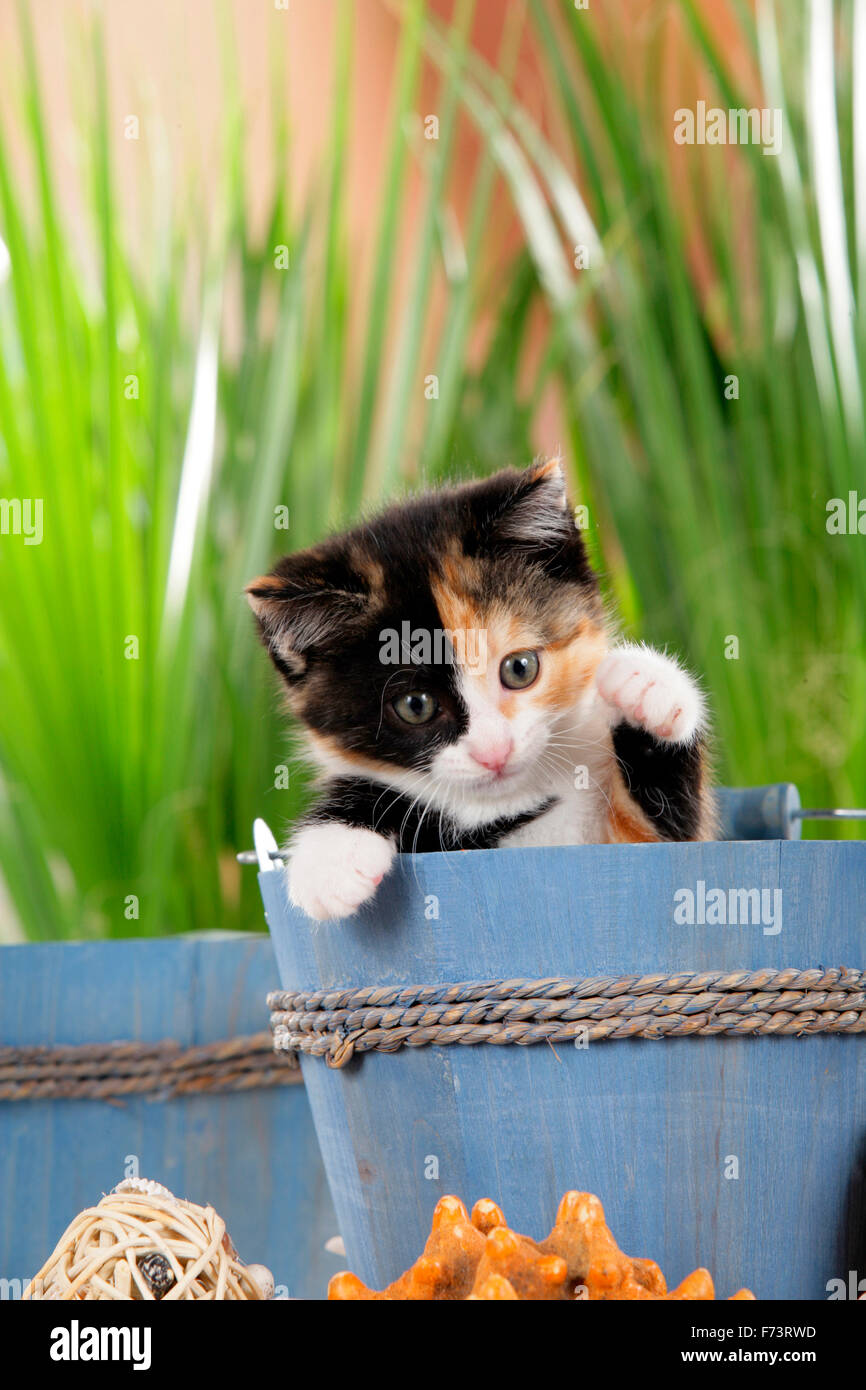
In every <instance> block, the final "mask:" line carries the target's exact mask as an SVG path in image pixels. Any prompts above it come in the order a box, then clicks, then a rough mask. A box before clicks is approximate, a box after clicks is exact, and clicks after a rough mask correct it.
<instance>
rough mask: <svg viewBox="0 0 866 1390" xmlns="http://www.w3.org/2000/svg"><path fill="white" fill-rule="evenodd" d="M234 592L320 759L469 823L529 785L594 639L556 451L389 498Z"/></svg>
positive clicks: (538, 775)
mask: <svg viewBox="0 0 866 1390" xmlns="http://www.w3.org/2000/svg"><path fill="white" fill-rule="evenodd" d="M248 594H249V598H250V603H251V605H252V608H253V610H254V612H255V614H256V616H257V618H258V621H259V626H260V630H261V633H262V638H263V641H264V642H265V645H266V646H267V648H268V650H269V652H270V654H271V656H272V658H273V660H274V664H275V665H276V667H277V669H278V670H279V671H280V673H281V675H282V676H283V679H284V681H285V684H286V689H287V694H288V701H289V705H290V708H291V709H292V711H293V712H294V714H295V715H296V716H297V717H298V718H299V719H300V720H301V721H302V722H303V724H304V725H305V726H306V729H307V731H308V735H309V741H310V747H311V750H312V752H313V754H314V756H315V757H316V759H317V761H318V762H319V763H320V765H322V766H323V767H324V768H325V769H326V770H328V771H329V772H331V773H333V774H336V775H346V774H348V775H355V776H367V777H371V778H373V779H374V780H376V781H381V782H384V783H386V784H387V785H390V786H394V787H397V788H399V789H400V790H402V791H405V792H408V793H410V794H412V795H413V796H418V797H419V798H420V800H421V801H422V802H425V803H432V804H433V805H436V806H438V807H439V808H441V809H445V810H449V811H451V812H452V813H453V814H454V815H455V817H456V818H458V819H463V818H465V819H467V820H469V821H472V820H475V819H477V818H478V817H479V815H480V814H481V813H482V811H487V812H489V814H490V817H491V818H493V817H496V816H497V815H500V814H513V813H514V812H515V811H516V810H519V809H521V808H522V807H523V806H529V805H531V804H534V803H535V802H537V800H538V799H539V797H540V796H542V795H543V794H544V793H545V789H546V786H547V785H549V783H550V781H551V778H552V777H553V776H555V774H556V772H557V770H558V767H559V765H560V763H562V762H563V761H564V757H563V755H561V754H560V753H559V752H558V749H559V748H560V747H561V745H562V743H563V741H564V739H565V738H570V737H571V736H572V735H573V732H574V725H575V722H576V721H578V720H579V707H580V703H581V699H582V697H583V696H585V695H586V694H587V692H588V691H589V688H590V685H591V682H592V677H593V674H594V672H595V668H596V666H597V665H598V663H599V661H600V660H601V657H602V656H603V654H604V651H605V648H606V637H605V631H604V624H603V617H602V610H601V603H600V599H599V596H598V589H597V585H596V581H595V577H594V575H593V574H592V571H591V570H590V568H589V565H588V562H587V559H586V555H585V551H584V548H583V544H582V542H581V539H580V535H579V533H578V531H577V530H576V528H575V525H574V522H573V519H572V516H571V513H570V511H569V509H568V507H567V504H566V497H565V488H564V483H563V478H562V473H561V470H560V468H559V465H558V463H556V462H553V463H547V464H541V465H536V466H533V467H532V468H530V469H527V470H526V471H525V472H522V473H517V472H512V471H508V472H504V473H499V474H496V475H495V476H494V477H492V478H489V479H486V480H484V481H483V482H480V483H470V484H465V485H463V486H461V487H456V488H449V489H444V490H442V491H440V492H436V493H432V494H428V495H426V496H423V497H419V498H415V499H413V500H410V501H409V502H406V503H404V504H402V505H399V506H395V507H393V508H391V509H390V510H389V511H387V512H385V513H384V514H383V515H382V516H380V517H378V518H377V519H375V520H374V521H372V522H370V523H368V524H366V525H363V526H360V527H358V528H357V529H355V530H353V531H351V532H348V533H346V534H345V535H343V536H337V537H334V538H333V539H331V540H328V541H325V542H323V543H322V544H321V545H317V546H314V547H313V548H312V549H310V550H308V551H303V552H301V553H299V554H297V555H290V556H287V557H286V558H285V559H284V560H281V561H280V562H279V563H278V564H277V566H276V567H275V569H274V570H273V572H272V573H271V574H269V575H267V576H265V577H264V578H262V579H259V580H256V581H254V583H253V584H251V585H250V586H249V589H248Z"/></svg>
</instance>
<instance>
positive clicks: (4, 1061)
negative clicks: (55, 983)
mask: <svg viewBox="0 0 866 1390" xmlns="http://www.w3.org/2000/svg"><path fill="white" fill-rule="evenodd" d="M287 1062H288V1063H289V1065H288V1066H287V1065H286V1063H287ZM300 1080H301V1073H300V1071H299V1069H298V1063H297V1059H296V1058H294V1057H292V1058H288V1057H285V1058H277V1057H275V1056H274V1053H273V1048H272V1046H271V1038H270V1034H269V1033H267V1032H263V1033H252V1034H250V1035H249V1036H248V1037H244V1038H225V1039H221V1040H220V1041H219V1042H215V1043H205V1044H203V1045H202V1046H200V1047H187V1048H181V1046H180V1044H179V1043H177V1042H175V1041H174V1040H172V1039H167V1040H166V1041H164V1042H155V1043H142V1042H110V1043H86V1044H82V1045H81V1046H58V1047H0V1101H2V1100H106V1099H109V1098H114V1097H119V1096H129V1095H154V1096H159V1098H160V1099H166V1098H168V1097H171V1096H183V1095H192V1094H196V1095H199V1094H202V1093H204V1092H211V1091H246V1090H251V1089H252V1088H254V1087H259V1086H285V1085H288V1084H290V1083H292V1082H295V1081H300Z"/></svg>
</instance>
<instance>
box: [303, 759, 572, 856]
mask: <svg viewBox="0 0 866 1390" xmlns="http://www.w3.org/2000/svg"><path fill="white" fill-rule="evenodd" d="M555 801H556V798H555V797H550V798H548V800H547V801H544V802H543V803H542V804H541V805H540V806H537V807H535V809H534V810H532V811H524V812H523V814H522V815H519V816H500V817H499V818H498V819H497V820H492V821H488V823H487V824H486V825H481V826H476V827H474V828H473V829H471V830H458V829H456V828H455V827H454V826H453V825H451V824H449V822H448V818H447V817H446V816H445V815H444V814H443V813H441V812H439V811H432V810H427V809H426V808H425V807H423V806H421V805H419V804H417V803H416V801H415V798H414V797H411V796H408V795H402V794H401V793H399V792H395V791H393V790H392V789H391V788H390V787H383V786H381V784H379V783H376V782H370V781H366V780H364V779H362V778H355V777H338V778H337V779H336V780H335V781H333V782H329V783H328V787H327V791H326V794H325V795H324V797H323V798H322V800H320V801H318V802H316V805H315V806H314V807H313V809H312V810H311V812H310V813H309V815H308V817H307V822H308V823H316V822H319V821H339V822H340V823H341V824H343V825H354V826H358V827H359V828H361V829H364V830H375V831H376V832H377V834H379V835H389V836H392V837H393V839H394V841H395V843H396V845H397V849H398V850H399V851H400V853H401V854H426V853H429V852H430V851H433V850H453V849H495V848H496V846H497V845H498V844H499V842H500V840H501V839H502V838H503V836H505V835H507V834H508V833H509V831H511V830H518V829H519V828H520V826H522V825H528V824H529V822H530V821H533V820H535V819H536V817H538V816H541V815H543V814H544V812H545V811H549V810H550V808H551V806H553V805H554V804H555Z"/></svg>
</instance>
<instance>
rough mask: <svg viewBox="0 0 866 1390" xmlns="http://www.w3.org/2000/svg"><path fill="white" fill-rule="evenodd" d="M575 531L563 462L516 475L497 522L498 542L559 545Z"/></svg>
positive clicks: (544, 464) (542, 464) (556, 460)
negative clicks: (514, 482)
mask: <svg viewBox="0 0 866 1390" xmlns="http://www.w3.org/2000/svg"><path fill="white" fill-rule="evenodd" d="M573 530H574V521H573V518H572V516H571V513H570V511H569V509H568V497H567V495H566V490H565V472H564V470H563V467H562V460H561V459H559V458H552V459H546V460H542V461H541V462H540V463H533V464H531V465H530V466H529V468H527V469H526V470H525V471H524V472H523V473H521V474H520V475H519V478H518V481H517V485H516V487H515V489H514V492H513V494H512V496H511V497H510V499H509V501H508V505H507V506H506V507H505V508H504V509H503V511H502V514H501V515H500V517H499V518H498V520H497V522H496V536H497V539H500V540H505V541H517V542H518V543H519V542H521V541H522V542H523V543H524V544H530V545H541V546H544V545H547V544H550V543H556V542H558V541H562V540H563V538H564V537H565V536H569V535H570V533H571V532H572V531H573Z"/></svg>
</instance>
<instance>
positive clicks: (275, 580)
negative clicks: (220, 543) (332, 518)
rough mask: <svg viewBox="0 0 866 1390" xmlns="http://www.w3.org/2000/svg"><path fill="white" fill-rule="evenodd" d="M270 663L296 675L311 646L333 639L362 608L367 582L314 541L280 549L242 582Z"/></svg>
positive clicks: (366, 602)
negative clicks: (265, 568)
mask: <svg viewBox="0 0 866 1390" xmlns="http://www.w3.org/2000/svg"><path fill="white" fill-rule="evenodd" d="M246 595H247V600H248V602H249V605H250V607H251V608H252V610H253V613H254V614H255V616H256V620H257V622H258V625H259V631H260V632H261V636H262V641H263V642H264V644H265V646H266V647H267V649H268V651H269V652H270V655H271V657H272V659H273V662H274V665H275V666H276V668H277V670H278V671H280V672H281V673H282V674H283V675H284V676H285V677H286V678H287V680H297V679H298V678H299V677H300V676H302V675H303V673H304V671H305V670H306V667H307V656H308V654H309V653H310V652H311V651H314V650H325V649H330V648H333V647H334V646H335V645H339V643H340V641H341V640H342V639H344V638H345V637H346V636H347V635H348V633H349V632H350V631H351V629H352V628H353V627H355V626H356V624H357V622H358V619H359V618H361V617H362V616H363V614H364V612H365V611H366V609H367V607H368V605H369V601H370V595H369V586H368V584H367V582H366V581H365V580H364V578H363V576H362V575H360V574H357V573H355V571H354V570H352V569H351V567H350V566H349V565H348V563H347V562H346V561H345V560H344V559H343V558H342V557H340V556H339V555H331V554H328V553H327V552H325V551H323V550H321V549H320V548H318V547H316V548H315V549H313V550H302V551H299V552H298V554H296V555H286V556H285V558H284V559H282V560H280V561H279V562H278V563H277V564H276V565H275V566H274V568H273V570H271V572H270V574H265V575H263V576H262V577H261V579H254V580H253V581H252V583H251V584H248V585H247V588H246Z"/></svg>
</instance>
